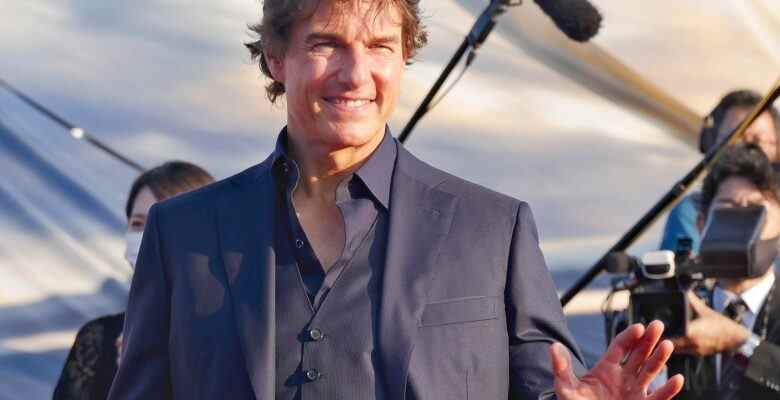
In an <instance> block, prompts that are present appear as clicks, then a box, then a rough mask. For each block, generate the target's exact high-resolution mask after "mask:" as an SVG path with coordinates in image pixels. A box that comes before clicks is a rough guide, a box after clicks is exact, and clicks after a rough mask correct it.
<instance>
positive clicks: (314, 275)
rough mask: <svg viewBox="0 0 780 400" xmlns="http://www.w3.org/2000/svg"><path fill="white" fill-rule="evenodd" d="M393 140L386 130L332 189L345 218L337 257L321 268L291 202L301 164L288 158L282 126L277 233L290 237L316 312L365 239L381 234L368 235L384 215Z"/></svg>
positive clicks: (275, 163)
mask: <svg viewBox="0 0 780 400" xmlns="http://www.w3.org/2000/svg"><path fill="white" fill-rule="evenodd" d="M396 152H397V149H396V144H395V141H394V140H393V138H392V136H391V135H390V133H389V131H388V130H386V131H385V136H384V139H383V140H382V142H381V143H380V145H379V147H377V149H376V150H375V151H374V153H373V154H372V155H371V156H370V157H369V159H368V160H366V162H365V163H364V164H363V165H362V166H361V167H360V168H359V169H358V170H356V171H355V172H354V173H353V174H351V175H350V176H348V177H346V178H345V179H344V180H343V181H342V182H341V183H340V184H339V186H338V188H337V189H336V205H337V206H338V208H339V210H340V211H341V215H342V218H343V221H344V230H345V233H346V235H345V241H344V248H343V250H342V253H341V255H340V257H339V258H338V259H337V260H336V262H335V263H334V264H333V265H332V266H323V265H322V263H321V262H320V260H319V259H318V258H317V255H316V254H315V253H314V249H313V247H312V246H311V244H310V242H309V240H308V238H307V237H306V232H305V231H304V230H303V227H302V226H301V224H300V221H299V220H298V217H297V215H296V212H295V206H294V204H293V201H292V199H293V193H294V191H295V189H296V187H297V185H298V183H299V181H300V168H299V167H298V164H297V163H296V162H295V160H293V159H292V157H290V153H289V150H288V145H287V129H286V128H285V129H284V130H283V131H282V132H281V134H280V135H279V138H278V139H277V142H276V149H275V151H274V157H273V174H274V179H275V182H276V184H277V188H278V190H279V200H280V201H279V202H278V204H279V205H280V210H279V212H280V216H281V217H282V218H278V219H277V221H278V222H277V223H279V224H280V226H277V227H276V228H277V232H279V234H280V235H281V236H282V239H283V240H288V243H289V244H290V245H289V246H285V247H286V248H288V249H291V251H292V253H293V254H292V255H293V257H294V259H295V262H296V263H297V265H298V268H299V270H300V274H301V280H302V282H303V285H304V288H305V289H306V293H307V295H308V297H309V301H310V302H311V305H312V307H313V308H314V309H315V310H317V309H318V308H319V306H320V305H321V304H322V301H323V299H324V298H325V296H327V294H328V292H329V291H330V289H331V288H332V287H333V284H334V283H335V281H336V280H337V279H338V277H339V275H340V274H341V272H342V271H343V270H344V268H345V267H347V266H349V264H350V263H351V262H352V261H353V260H352V259H353V256H354V255H355V252H356V251H357V249H359V248H360V247H361V246H371V247H373V246H372V243H364V242H365V241H366V239H367V238H371V239H372V240H373V239H376V238H379V237H383V236H384V235H369V232H371V231H372V229H373V227H374V225H375V224H376V222H377V217H378V216H380V214H381V217H383V218H387V215H388V212H389V203H390V184H391V180H392V176H393V168H394V165H395V158H396Z"/></svg>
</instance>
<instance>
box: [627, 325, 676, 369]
mask: <svg viewBox="0 0 780 400" xmlns="http://www.w3.org/2000/svg"><path fill="white" fill-rule="evenodd" d="M663 332H664V324H663V323H661V322H660V321H653V322H651V323H650V324H649V325H647V328H646V329H645V334H644V335H642V338H641V339H639V342H638V344H636V345H635V346H634V348H633V349H631V355H629V356H628V360H626V363H625V365H624V366H623V368H625V369H627V370H628V371H630V372H634V373H636V372H639V368H640V367H642V365H643V363H644V362H645V360H647V357H649V356H650V353H652V352H653V349H654V348H655V345H656V344H657V343H658V340H659V339H660V338H661V334H662V333H663ZM669 345H670V346H671V343H669Z"/></svg>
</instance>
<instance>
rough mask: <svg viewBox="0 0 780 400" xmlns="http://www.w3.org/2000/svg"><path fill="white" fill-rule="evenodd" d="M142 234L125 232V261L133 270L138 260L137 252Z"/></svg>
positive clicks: (139, 248)
mask: <svg viewBox="0 0 780 400" xmlns="http://www.w3.org/2000/svg"><path fill="white" fill-rule="evenodd" d="M143 236H144V233H143V232H125V243H126V246H127V247H125V260H127V262H129V263H130V266H131V267H133V268H135V261H136V260H137V259H138V252H139V251H140V250H141V239H142V238H143Z"/></svg>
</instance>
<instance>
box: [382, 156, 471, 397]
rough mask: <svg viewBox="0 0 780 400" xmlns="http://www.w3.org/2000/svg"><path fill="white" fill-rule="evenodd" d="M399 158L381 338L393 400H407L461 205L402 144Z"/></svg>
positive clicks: (389, 234)
mask: <svg viewBox="0 0 780 400" xmlns="http://www.w3.org/2000/svg"><path fill="white" fill-rule="evenodd" d="M397 154H398V156H397V160H396V166H395V170H394V173H393V182H392V188H391V192H390V226H389V232H388V242H387V251H386V254H387V255H386V258H385V269H384V275H383V281H382V297H381V298H382V300H381V308H380V315H379V334H378V347H379V351H380V354H381V357H382V358H381V359H382V363H383V371H384V376H385V383H386V389H387V391H388V394H389V396H388V398H390V399H404V396H405V393H406V381H407V376H408V371H409V360H410V357H411V354H412V348H413V344H414V339H415V335H416V334H417V330H418V328H419V321H420V318H421V315H422V311H423V308H424V306H425V302H426V297H427V293H428V287H429V280H430V277H431V273H432V272H433V267H434V265H435V264H436V260H437V255H438V254H439V249H440V246H441V243H442V242H443V240H444V239H445V237H446V235H447V233H448V232H449V228H450V223H451V221H452V216H453V214H454V211H455V204H456V201H455V198H454V196H452V195H451V194H449V193H446V192H443V191H439V190H437V189H436V188H435V187H434V186H435V184H436V183H437V182H435V179H428V178H430V177H431V176H430V175H425V174H426V173H430V172H432V171H434V170H433V169H432V168H431V167H429V166H427V165H425V164H423V163H422V162H420V161H418V160H416V159H414V158H413V157H412V156H411V154H409V153H408V152H406V151H405V150H404V149H403V148H402V147H401V146H400V145H399V146H398V153H397ZM438 178H440V179H439V181H441V180H442V179H441V176H438Z"/></svg>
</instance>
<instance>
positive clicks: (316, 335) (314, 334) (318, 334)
mask: <svg viewBox="0 0 780 400" xmlns="http://www.w3.org/2000/svg"><path fill="white" fill-rule="evenodd" d="M309 338H311V340H313V341H315V342H319V341H320V340H322V339H323V338H325V335H324V334H323V333H322V331H321V330H319V329H317V328H314V329H312V330H310V331H309Z"/></svg>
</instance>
